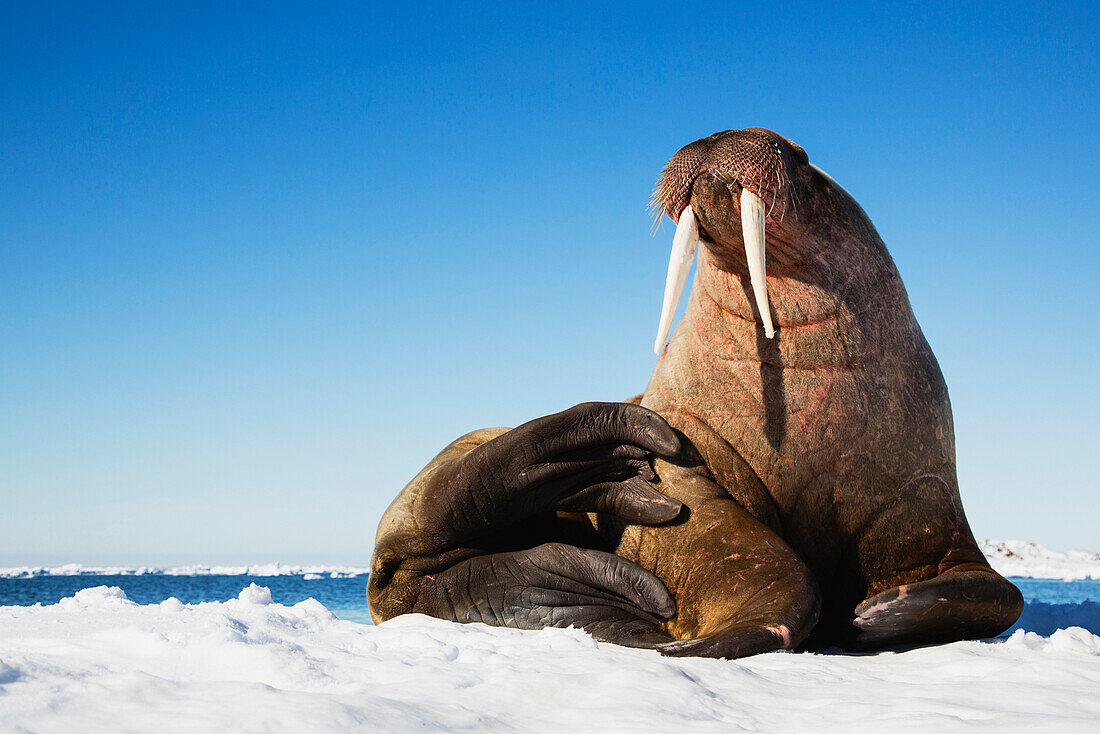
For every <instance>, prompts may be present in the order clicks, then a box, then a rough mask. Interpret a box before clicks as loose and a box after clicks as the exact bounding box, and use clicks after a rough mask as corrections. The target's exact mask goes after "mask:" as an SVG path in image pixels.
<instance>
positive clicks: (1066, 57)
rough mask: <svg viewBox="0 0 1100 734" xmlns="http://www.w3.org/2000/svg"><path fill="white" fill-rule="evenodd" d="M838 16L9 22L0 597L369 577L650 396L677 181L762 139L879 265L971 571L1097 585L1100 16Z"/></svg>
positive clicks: (802, 8) (3, 166)
mask: <svg viewBox="0 0 1100 734" xmlns="http://www.w3.org/2000/svg"><path fill="white" fill-rule="evenodd" d="M828 5H829V4H822V3H818V2H814V3H806V4H787V5H780V4H775V3H768V4H761V5H754V4H745V3H742V4H736V3H728V2H723V3H714V4H710V3H703V2H692V3H688V4H679V5H678V4H675V3H667V2H665V3H658V4H652V5H646V4H639V3H624V4H622V5H618V6H607V7H601V6H599V5H598V4H596V3H592V2H586V3H580V4H571V5H559V4H553V3H547V4H542V3H538V4H532V5H529V6H526V7H523V8H518V9H517V8H515V7H512V4H508V5H504V6H500V7H492V6H490V5H487V4H483V3H468V4H465V3H442V4H439V5H415V6H410V5H406V4H402V3H377V4H371V5H367V4H353V3H348V4H329V3H317V4H314V3H308V4H307V3H302V4H299V5H293V4H285V3H278V2H275V3H273V2H263V3H254V4H243V5H242V4H233V6H232V7H226V6H227V4H225V3H209V4H207V3H199V2H193V3H178V4H176V5H168V4H165V3H144V2H137V3H132V4H127V3H121V2H117V3H104V4H90V3H75V4H72V5H64V4H61V3H18V4H17V3H11V2H5V3H3V4H2V5H0V500H2V510H0V566H11V565H22V564H56V563H63V562H80V563H86V564H97V563H119V564H134V565H140V564H161V563H192V562H205V563H219V562H221V563H230V562H250V561H267V560H281V561H284V562H297V563H325V562H327V563H362V564H365V563H366V562H367V561H368V559H369V556H370V552H371V548H372V544H373V538H374V531H375V527H376V525H377V522H378V518H379V516H380V515H381V513H382V511H383V509H384V508H385V507H386V505H387V504H388V503H389V501H390V499H391V498H392V497H393V496H394V495H395V494H396V493H397V492H398V491H399V490H400V489H401V487H402V486H403V485H404V483H405V482H406V481H408V479H409V478H411V477H412V475H413V474H414V473H415V472H416V471H417V470H418V469H419V468H420V467H421V466H422V465H423V464H424V463H426V461H427V460H428V459H429V458H430V457H431V456H432V455H434V453H435V452H436V451H438V449H439V448H441V447H442V446H443V445H444V444H446V443H447V442H448V441H450V440H451V439H452V438H454V437H456V436H457V435H459V434H461V433H463V432H465V431H468V430H471V429H473V428H477V427H482V426H489V425H515V424H517V423H520V422H522V421H524V420H527V419H529V418H533V417H535V416H538V415H542V414H546V413H550V412H554V411H557V410H560V409H563V408H566V407H568V406H570V405H573V404H575V403H577V402H580V401H584V400H592V399H605V400H614V399H621V398H625V397H627V396H629V395H633V394H635V393H637V392H640V391H641V390H642V389H643V388H644V387H645V384H646V382H647V379H648V376H649V373H650V371H651V370H652V367H653V362H654V358H653V355H652V353H651V350H652V343H653V336H654V334H655V332H656V328H657V317H658V313H659V309H660V303H659V301H660V297H661V291H662V288H663V283H664V277H665V268H666V266H667V258H668V250H669V246H670V242H671V237H672V227H670V226H668V223H667V222H666V226H664V227H663V228H662V229H661V231H659V232H658V233H657V235H656V237H651V236H650V219H649V217H648V215H647V212H646V207H647V203H648V198H649V194H650V191H651V190H652V186H653V183H654V180H655V178H656V176H657V174H658V172H659V170H660V168H661V166H662V165H663V164H664V162H665V161H666V160H667V159H668V157H669V156H671V154H672V153H674V152H675V151H676V150H677V149H678V148H680V147H681V146H682V145H684V144H686V143H688V142H690V141H692V140H695V139H696V138H699V137H702V136H705V135H709V134H710V133H712V132H715V131H718V130H724V129H729V128H741V127H748V126H762V127H768V128H771V129H773V130H776V131H778V132H780V133H782V134H783V135H786V136H788V137H789V138H791V139H793V140H794V141H796V142H798V143H799V144H801V145H802V146H803V147H804V148H805V149H806V151H807V152H808V154H809V156H810V159H811V161H813V162H815V163H817V164H818V165H820V166H821V167H822V168H824V169H825V170H826V171H828V172H829V173H830V174H831V175H832V176H833V177H834V178H836V179H837V180H838V181H839V182H840V183H841V184H842V185H843V186H844V187H845V188H847V189H848V190H849V191H850V192H851V193H852V194H853V195H854V196H855V197H856V199H857V200H859V201H860V202H861V204H862V205H863V207H864V209H865V210H866V211H867V212H868V214H869V215H870V216H871V218H872V220H873V221H874V222H875V224H876V226H877V227H878V229H879V232H880V233H881V234H882V236H883V238H884V239H885V241H886V243H887V246H888V247H889V248H890V250H891V252H892V254H893V256H894V258H895V260H896V261H897V264H898V267H899V269H900V271H901V273H902V277H903V278H904V280H905V283H906V286H907V288H908V291H909V295H910V298H911V300H912V303H913V307H914V309H915V311H916V314H917V317H918V319H919V321H920V323H921V325H922V327H923V329H924V332H925V334H926V336H927V337H928V340H929V342H930V343H931V345H932V348H933V350H934V351H935V352H936V355H937V357H938V359H939V362H940V365H941V367H942V368H943V372H944V375H945V377H946V379H947V383H948V386H949V388H950V390H951V397H952V402H953V405H954V412H955V429H956V436H957V447H958V465H959V475H960V482H961V486H962V494H963V500H964V503H965V507H966V510H967V513H968V515H969V517H970V521H971V525H972V527H973V528H974V531H975V533H976V534H977V535H978V536H979V537H1002V538H1004V537H1008V538H1022V539H1027V540H1036V541H1039V542H1041V543H1044V544H1046V545H1048V546H1050V547H1052V548H1055V549H1066V548H1071V547H1084V548H1090V549H1093V550H1100V529H1098V518H1100V479H1098V474H1097V468H1096V467H1097V456H1100V451H1098V449H1097V445H1096V444H1097V441H1098V439H1100V430H1098V429H1100V419H1098V414H1100V390H1098V388H1097V380H1098V379H1100V348H1098V342H1100V339H1098V337H1100V325H1098V319H1097V317H1098V316H1100V296H1098V294H1097V288H1096V283H1097V273H1098V269H1100V268H1098V266H1100V254H1098V249H1097V246H1098V245H1100V237H1098V235H1097V227H1096V224H1097V221H1098V219H1100V206H1098V201H1100V196H1098V194H1100V183H1098V182H1100V176H1098V175H1097V170H1098V167H1100V147H1098V145H1097V142H1096V136H1097V134H1098V132H1100V114H1098V113H1100V101H1098V100H1100V83H1098V82H1100V79H1098V76H1100V71H1098V70H1100V59H1098V51H1097V49H1098V46H1100V42H1098V41H1100V39H1098V38H1097V33H1098V31H1097V29H1098V28H1100V17H1098V16H1100V11H1098V6H1097V4H1096V3H1095V2H1083V3H1080V4H1058V3H1053V4H1043V5H1042V6H1041V7H1040V6H1034V7H1029V6H1027V5H1021V4H1017V3H1003V2H990V3H975V4H961V3H952V4H943V5H944V7H943V9H937V7H936V6H937V5H938V4H934V3H914V4H912V5H909V6H907V7H904V8H903V7H902V6H900V5H899V6H896V7H895V8H894V9H887V8H886V7H884V6H885V5H893V4H880V3H870V4H868V5H867V6H866V7H854V6H853V7H851V8H850V9H831V8H829V7H828ZM963 5H965V7H963Z"/></svg>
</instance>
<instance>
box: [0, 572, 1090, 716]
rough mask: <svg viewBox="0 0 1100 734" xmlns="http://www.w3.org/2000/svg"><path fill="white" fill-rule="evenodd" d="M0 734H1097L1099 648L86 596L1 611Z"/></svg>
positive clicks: (256, 595)
mask: <svg viewBox="0 0 1100 734" xmlns="http://www.w3.org/2000/svg"><path fill="white" fill-rule="evenodd" d="M0 730H2V731H13V730H14V731H34V732H71V731H112V732H115V731H122V732H126V731H133V732H147V731H157V732H176V731H223V732H268V731H271V732H305V731H308V732H325V731H341V732H345V731H363V732H368V731H369V732H374V731H396V732H402V731H502V732H508V731H536V732H539V731H545V732H551V731H553V732H561V731H632V732H673V731H675V732H697V731H722V732H729V731H768V732H785V731H791V732H803V731H816V732H829V731H844V732H847V731H853V730H859V731H889V732H927V731H936V732H937V733H938V734H939V733H942V732H954V731H996V732H1006V731H1038V730H1043V731H1058V732H1096V731H1100V637H1098V636H1097V635H1095V634H1092V633H1090V632H1088V631H1086V630H1084V629H1082V628H1080V627H1071V628H1069V629H1062V630H1058V631H1056V632H1054V633H1053V634H1052V635H1050V636H1049V637H1040V636H1039V635H1037V634H1035V633H1033V632H1024V631H1022V630H1021V631H1018V632H1016V633H1014V634H1013V635H1012V636H1011V637H1009V638H1007V639H1001V640H995V641H983V642H958V643H953V644H950V645H943V646H939V647H930V648H923V649H916V650H909V651H904V652H885V653H878V654H872V655H847V654H812V653H790V652H776V653H769V654H766V655H758V656H755V657H752V658H747V659H744V660H738V661H723V660H704V659H672V658H663V657H661V656H660V655H659V654H657V653H656V652H653V651H643V650H631V649H627V648H622V647H617V646H615V645H606V644H600V643H597V642H596V641H594V640H593V639H592V638H591V637H589V636H588V635H586V634H585V633H583V632H580V631H578V630H560V629H547V630H542V631H539V632H522V631H519V630H510V629H502V628H494V627H487V626H484V625H477V624H473V625H458V624H452V623H449V622H443V621H441V620H437V619H431V618H429V617H424V616H420V615H408V616H404V617H398V618H397V619H394V620H391V621H390V622H387V623H385V624H382V625H379V626H377V627H375V626H370V625H362V624H357V623H355V622H348V621H342V620H339V619H337V618H336V617H335V616H333V615H332V614H331V613H330V612H329V611H328V610H327V609H325V607H324V606H322V605H321V604H320V603H319V602H317V601H314V600H312V599H309V600H306V601H303V602H300V603H298V604H295V605H294V606H284V605H280V604H273V603H271V595H270V593H269V592H268V590H267V589H265V588H263V587H259V586H256V585H255V584H252V585H250V586H248V587H247V588H245V589H244V590H243V591H242V592H241V594H240V596H239V598H237V599H234V600H231V601H228V602H210V603H203V604H182V603H180V602H179V601H178V600H176V599H168V600H166V601H164V602H162V603H160V604H153V605H147V606H142V605H138V604H134V603H132V602H130V601H129V600H127V599H126V596H125V594H123V592H122V591H121V590H120V589H118V588H117V587H110V588H108V587H105V586H100V587H96V588H92V589H85V590H83V591H80V592H78V593H77V594H75V595H74V596H72V597H69V598H66V599H63V600H62V601H61V602H60V603H58V604H55V605H50V606H40V605H36V606H34V607H0Z"/></svg>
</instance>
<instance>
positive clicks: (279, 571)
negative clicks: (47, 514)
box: [0, 563, 370, 579]
mask: <svg viewBox="0 0 1100 734" xmlns="http://www.w3.org/2000/svg"><path fill="white" fill-rule="evenodd" d="M369 572H370V569H369V568H364V567H362V566H297V565H287V564H282V563H261V564H255V565H251V566H203V565H193V566H173V567H170V568H165V567H157V566H142V567H140V568H133V567H127V566H85V565H82V564H80V563H67V564H65V565H63V566H55V567H52V568H51V567H46V566H17V567H13V568H0V578H9V579H21V578H36V577H39V576H146V575H155V576H304V577H306V578H310V577H312V578H351V577H353V576H365V575H366V574H367V573H369Z"/></svg>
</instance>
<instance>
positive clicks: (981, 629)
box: [847, 563, 1024, 650]
mask: <svg viewBox="0 0 1100 734" xmlns="http://www.w3.org/2000/svg"><path fill="white" fill-rule="evenodd" d="M1023 609H1024V598H1023V596H1022V595H1021V594H1020V590H1019V589H1017V588H1016V587H1015V586H1014V585H1013V584H1012V583H1011V582H1009V581H1008V580H1007V579H1005V578H1004V577H1003V576H1001V575H1000V574H998V573H997V572H995V571H993V570H992V569H991V568H989V567H988V566H982V565H980V564H976V563H970V564H966V565H965V566H960V567H958V568H956V569H952V570H951V571H948V572H947V573H944V574H942V575H940V576H937V577H936V578H933V579H929V580H928V581H919V582H917V583H913V584H906V585H904V586H898V587H895V588H893V589H887V590H886V591H884V592H882V593H881V594H876V595H875V596H873V597H871V598H870V599H867V600H866V601H864V602H863V603H862V604H860V605H859V606H858V607H856V618H855V620H854V621H853V623H852V624H853V626H854V627H855V631H854V638H853V640H852V642H851V643H850V644H849V645H847V646H848V647H851V648H853V649H861V650H866V649H874V648H880V647H890V646H894V645H921V644H932V643H938V642H954V641H956V640H973V639H979V638H983V637H995V636H996V635H999V634H1000V633H1002V632H1004V631H1005V630H1006V629H1008V628H1009V627H1011V626H1012V624H1013V623H1015V621H1016V620H1017V619H1019V617H1020V613H1021V612H1022V611H1023Z"/></svg>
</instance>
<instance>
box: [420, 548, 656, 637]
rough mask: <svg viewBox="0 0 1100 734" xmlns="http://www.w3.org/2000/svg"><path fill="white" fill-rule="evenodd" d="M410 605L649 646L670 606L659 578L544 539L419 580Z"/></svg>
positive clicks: (454, 617)
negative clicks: (578, 631) (573, 629)
mask: <svg viewBox="0 0 1100 734" xmlns="http://www.w3.org/2000/svg"><path fill="white" fill-rule="evenodd" d="M412 611H414V612H421V613H424V614H429V615H431V616H433V617H439V618H441V619H449V620H451V621H454V622H484V623H485V624H491V625H495V626H498V627H517V628H519V629H541V628H543V627H580V628H582V629H584V630H585V631H586V632H588V633H589V634H591V635H592V636H593V637H595V638H596V639H597V640H600V641H603V642H613V643H617V644H620V645H629V646H631V647H654V646H656V645H658V644H660V643H662V642H668V641H669V640H671V639H672V638H671V637H670V636H669V635H668V634H667V633H666V632H664V631H663V630H662V629H661V626H660V625H661V623H662V622H663V621H664V619H666V618H668V617H670V616H672V614H674V613H675V611H676V604H675V602H674V601H673V600H672V597H671V596H670V595H669V593H668V591H667V590H666V589H665V586H664V584H662V583H661V580H660V579H658V578H657V577H656V576H654V575H653V574H652V573H650V572H649V571H646V570H645V569H643V568H641V567H640V566H637V565H635V564H633V563H630V562H629V561H626V560H624V559H622V558H620V557H619V556H615V555H612V554H610V553H603V552H601V551H595V550H587V549H583V548H577V547H574V546H571V545H565V544H563V543H546V544H544V545H540V546H537V547H535V548H531V549H529V550H523V551H516V552H513V553H494V554H492V555H488V556H478V557H476V558H470V559H468V560H466V561H463V562H461V563H459V564H456V565H454V566H452V567H451V568H448V569H447V570H445V571H443V572H441V573H437V574H432V575H430V576H427V577H425V578H424V580H423V583H422V585H421V587H420V591H419V594H418V596H417V599H416V602H415V604H414V605H413V609H412Z"/></svg>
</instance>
